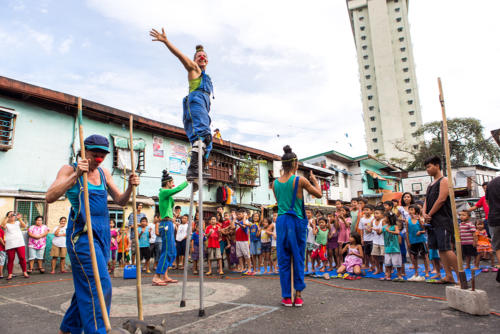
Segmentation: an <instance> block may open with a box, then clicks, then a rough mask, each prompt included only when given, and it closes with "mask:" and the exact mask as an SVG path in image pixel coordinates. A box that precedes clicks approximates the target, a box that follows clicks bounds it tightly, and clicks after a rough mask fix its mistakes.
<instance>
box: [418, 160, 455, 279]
mask: <svg viewBox="0 0 500 334" xmlns="http://www.w3.org/2000/svg"><path fill="white" fill-rule="evenodd" d="M424 164H425V169H426V170H427V174H429V175H430V176H432V177H433V178H434V180H433V181H432V183H431V184H430V185H429V187H428V188H427V194H426V196H425V203H424V218H425V221H426V222H427V223H430V225H431V226H430V227H429V228H428V229H427V233H428V236H429V248H430V249H437V250H439V256H440V258H441V261H442V262H443V266H444V270H445V272H446V276H445V277H444V278H443V279H442V281H443V282H449V283H455V279H454V278H453V275H452V270H455V272H457V274H458V271H457V269H458V264H457V256H456V255H455V253H454V252H453V247H452V243H453V242H454V238H453V216H452V211H451V202H450V196H449V190H448V179H447V178H446V177H443V173H442V172H441V159H440V158H439V157H437V156H434V157H431V158H427V159H426V160H425V163H424Z"/></svg>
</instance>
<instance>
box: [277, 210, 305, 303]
mask: <svg viewBox="0 0 500 334" xmlns="http://www.w3.org/2000/svg"><path fill="white" fill-rule="evenodd" d="M276 235H277V240H276V241H277V243H276V251H277V253H278V266H279V271H280V283H281V296H282V297H283V298H291V297H292V292H291V280H290V264H291V258H290V257H291V256H293V283H294V288H295V290H296V291H302V290H304V289H305V287H306V284H305V282H304V260H305V259H304V257H305V252H306V237H307V226H306V225H304V224H303V222H301V221H300V220H299V219H297V218H296V217H291V216H290V215H287V214H284V215H280V216H278V219H277V220H276Z"/></svg>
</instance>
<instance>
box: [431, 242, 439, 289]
mask: <svg viewBox="0 0 500 334" xmlns="http://www.w3.org/2000/svg"><path fill="white" fill-rule="evenodd" d="M429 261H430V262H431V263H432V271H431V274H434V276H432V277H431V280H432V281H433V282H437V281H440V280H441V258H440V257H439V252H438V250H437V249H433V248H429ZM431 283H432V282H431Z"/></svg>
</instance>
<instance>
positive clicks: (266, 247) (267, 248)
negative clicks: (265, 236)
mask: <svg viewBox="0 0 500 334" xmlns="http://www.w3.org/2000/svg"><path fill="white" fill-rule="evenodd" d="M260 250H261V251H262V253H271V242H263V243H261V244H260Z"/></svg>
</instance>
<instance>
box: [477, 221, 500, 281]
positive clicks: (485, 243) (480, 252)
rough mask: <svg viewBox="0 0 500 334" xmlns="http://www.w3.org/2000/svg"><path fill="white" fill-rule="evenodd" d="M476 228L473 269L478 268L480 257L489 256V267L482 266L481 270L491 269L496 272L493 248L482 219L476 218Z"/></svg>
mask: <svg viewBox="0 0 500 334" xmlns="http://www.w3.org/2000/svg"><path fill="white" fill-rule="evenodd" d="M476 228H477V230H476V232H475V239H476V240H477V241H476V248H477V255H476V261H475V268H474V269H479V261H480V260H481V258H482V257H489V258H490V260H491V267H490V268H484V269H483V270H482V271H483V272H488V271H489V270H491V271H494V272H497V271H498V268H497V267H495V257H494V256H493V249H492V248H491V242H490V238H488V233H487V232H486V230H485V228H484V222H483V221H482V220H478V221H477V222H476Z"/></svg>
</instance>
